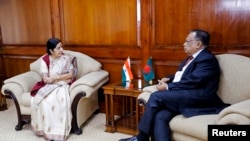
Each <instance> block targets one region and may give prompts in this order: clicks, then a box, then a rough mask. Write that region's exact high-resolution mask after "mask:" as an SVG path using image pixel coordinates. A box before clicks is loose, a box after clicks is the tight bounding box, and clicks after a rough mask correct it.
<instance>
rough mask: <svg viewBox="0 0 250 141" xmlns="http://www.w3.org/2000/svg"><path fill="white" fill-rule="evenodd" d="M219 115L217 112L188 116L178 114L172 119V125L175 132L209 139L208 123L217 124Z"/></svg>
mask: <svg viewBox="0 0 250 141" xmlns="http://www.w3.org/2000/svg"><path fill="white" fill-rule="evenodd" d="M217 116H218V115H216V114H211V115H199V116H193V117H189V118H186V117H184V116H182V115H177V116H175V117H174V118H173V119H172V120H171V121H170V127H171V130H172V131H173V132H177V133H181V134H185V135H189V136H193V137H196V138H199V139H202V140H207V133H208V129H207V125H209V124H215V123H216V119H217Z"/></svg>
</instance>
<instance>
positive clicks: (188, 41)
mask: <svg viewBox="0 0 250 141" xmlns="http://www.w3.org/2000/svg"><path fill="white" fill-rule="evenodd" d="M192 41H198V40H186V41H185V42H186V43H190V42H192Z"/></svg>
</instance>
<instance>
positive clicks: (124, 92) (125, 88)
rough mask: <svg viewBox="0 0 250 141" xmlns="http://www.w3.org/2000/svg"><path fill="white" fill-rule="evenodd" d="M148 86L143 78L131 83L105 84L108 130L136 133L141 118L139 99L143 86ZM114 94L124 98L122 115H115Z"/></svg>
mask: <svg viewBox="0 0 250 141" xmlns="http://www.w3.org/2000/svg"><path fill="white" fill-rule="evenodd" d="M144 86H146V83H144V81H143V80H141V79H135V80H133V81H132V82H131V83H127V85H126V84H124V83H122V82H118V83H113V84H108V85H105V86H103V87H102V88H103V89H104V94H105V106H106V130H105V131H106V132H111V133H113V132H122V133H126V134H131V135H136V134H137V133H138V129H137V126H138V123H139V118H140V108H141V107H140V106H139V104H138V101H137V97H138V95H139V94H140V93H141V92H142V88H143V87H144ZM114 96H120V97H121V98H122V104H121V105H122V110H123V111H122V115H117V116H118V119H115V115H114ZM134 103H135V104H134Z"/></svg>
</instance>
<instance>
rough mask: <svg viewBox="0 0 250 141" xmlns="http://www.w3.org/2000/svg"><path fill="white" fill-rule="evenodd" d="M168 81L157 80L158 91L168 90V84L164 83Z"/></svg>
mask: <svg viewBox="0 0 250 141" xmlns="http://www.w3.org/2000/svg"><path fill="white" fill-rule="evenodd" d="M168 80H169V79H167V78H166V79H164V80H163V79H161V80H158V85H156V88H157V89H158V90H167V88H168V84H167V83H166V82H167V81H168Z"/></svg>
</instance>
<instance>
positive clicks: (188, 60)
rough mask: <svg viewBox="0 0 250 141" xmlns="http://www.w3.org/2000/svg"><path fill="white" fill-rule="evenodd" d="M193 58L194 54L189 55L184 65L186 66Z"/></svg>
mask: <svg viewBox="0 0 250 141" xmlns="http://www.w3.org/2000/svg"><path fill="white" fill-rule="evenodd" d="M193 58H194V57H193V56H189V57H188V59H187V61H186V63H185V65H184V66H186V65H187V64H188V63H189V62H190V61H191V60H192V59H193Z"/></svg>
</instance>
